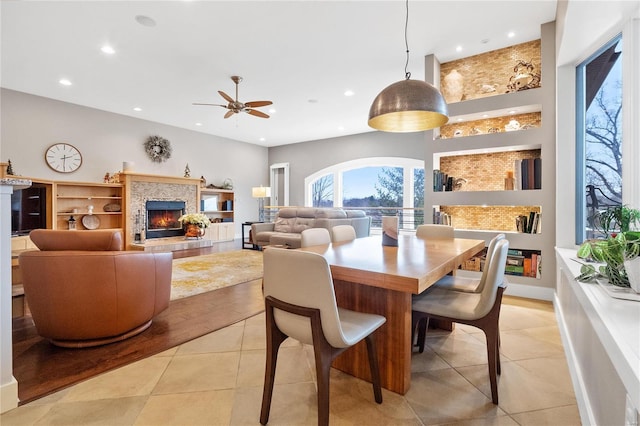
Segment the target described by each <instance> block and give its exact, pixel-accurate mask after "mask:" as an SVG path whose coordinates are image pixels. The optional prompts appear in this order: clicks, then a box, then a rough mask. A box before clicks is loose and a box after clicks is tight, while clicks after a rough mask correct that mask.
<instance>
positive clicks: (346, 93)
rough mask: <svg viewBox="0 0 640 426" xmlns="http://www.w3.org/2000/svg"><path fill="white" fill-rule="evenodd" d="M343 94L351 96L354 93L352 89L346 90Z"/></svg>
mask: <svg viewBox="0 0 640 426" xmlns="http://www.w3.org/2000/svg"><path fill="white" fill-rule="evenodd" d="M344 95H345V96H353V95H354V93H353V90H347V91H346V92H344Z"/></svg>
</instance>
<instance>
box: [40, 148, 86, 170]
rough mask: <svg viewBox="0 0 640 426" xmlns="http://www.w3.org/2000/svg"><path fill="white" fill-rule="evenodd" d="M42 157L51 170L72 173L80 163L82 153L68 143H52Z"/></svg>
mask: <svg viewBox="0 0 640 426" xmlns="http://www.w3.org/2000/svg"><path fill="white" fill-rule="evenodd" d="M44 159H45V161H46V162H47V165H48V166H49V167H51V169H52V170H54V171H56V172H60V173H72V172H75V171H76V170H78V169H79V168H80V166H81V165H82V154H80V151H79V150H78V148H76V147H75V146H73V145H70V144H68V143H64V142H61V143H54V144H53V145H51V146H50V147H49V148H47V151H46V152H45V153H44Z"/></svg>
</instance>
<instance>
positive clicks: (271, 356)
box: [260, 306, 287, 425]
mask: <svg viewBox="0 0 640 426" xmlns="http://www.w3.org/2000/svg"><path fill="white" fill-rule="evenodd" d="M265 314H266V323H267V361H266V363H265V371H264V388H263V390H262V408H261V409H260V424H263V425H266V424H267V422H268V421H269V413H270V411H271V397H272V396H273V384H274V382H275V378H276V364H277V361H278V349H280V345H281V344H282V342H284V341H285V339H286V338H287V336H286V335H285V334H284V333H283V332H282V331H280V329H279V328H278V327H277V326H276V323H275V321H274V319H273V308H272V307H271V308H270V307H269V306H267V309H266V310H265Z"/></svg>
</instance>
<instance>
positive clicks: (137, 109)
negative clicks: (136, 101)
mask: <svg viewBox="0 0 640 426" xmlns="http://www.w3.org/2000/svg"><path fill="white" fill-rule="evenodd" d="M133 110H134V111H138V112H140V111H142V108H140V107H135V108H134V109H133Z"/></svg>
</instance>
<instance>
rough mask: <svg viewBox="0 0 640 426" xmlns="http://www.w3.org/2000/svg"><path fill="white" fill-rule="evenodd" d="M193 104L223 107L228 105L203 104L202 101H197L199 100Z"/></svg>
mask: <svg viewBox="0 0 640 426" xmlns="http://www.w3.org/2000/svg"><path fill="white" fill-rule="evenodd" d="M191 105H206V106H221V107H222V108H226V107H227V106H226V105H221V104H201V103H197V102H194V103H192V104H191Z"/></svg>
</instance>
